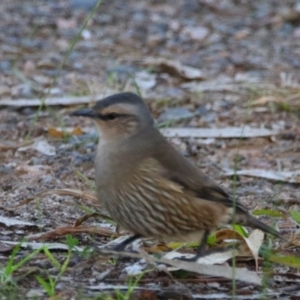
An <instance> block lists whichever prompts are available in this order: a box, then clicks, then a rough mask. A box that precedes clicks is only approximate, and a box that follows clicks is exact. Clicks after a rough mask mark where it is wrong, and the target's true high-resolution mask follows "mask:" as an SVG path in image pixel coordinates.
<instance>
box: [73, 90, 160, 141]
mask: <svg viewBox="0 0 300 300" xmlns="http://www.w3.org/2000/svg"><path fill="white" fill-rule="evenodd" d="M71 115H72V116H83V117H89V118H92V119H93V120H94V121H95V123H96V126H97V128H98V129H99V131H100V134H101V137H103V138H104V139H106V140H107V139H109V140H113V139H119V138H126V137H127V138H128V137H130V136H134V135H136V134H137V133H139V132H140V131H143V130H145V129H147V128H148V127H152V126H153V124H154V120H153V118H152V116H151V113H150V111H149V109H148V108H147V106H146V104H145V103H144V101H143V100H142V99H141V98H140V97H139V96H137V95H136V94H133V93H119V94H115V95H112V96H109V97H106V98H104V99H102V100H100V101H98V102H97V103H96V105H95V106H94V107H92V108H85V109H80V110H77V111H74V112H73V113H72V114H71Z"/></svg>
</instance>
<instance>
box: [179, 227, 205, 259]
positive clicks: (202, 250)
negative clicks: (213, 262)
mask: <svg viewBox="0 0 300 300" xmlns="http://www.w3.org/2000/svg"><path fill="white" fill-rule="evenodd" d="M208 236H209V231H208V230H205V231H204V234H203V236H202V239H201V242H200V245H199V247H198V249H197V253H196V255H195V256H193V257H191V258H188V257H180V258H177V259H179V260H183V261H197V260H198V259H199V258H200V257H203V256H206V255H208V254H210V253H209V252H210V251H209V250H206V249H205V248H206V247H205V246H206V242H207V238H208Z"/></svg>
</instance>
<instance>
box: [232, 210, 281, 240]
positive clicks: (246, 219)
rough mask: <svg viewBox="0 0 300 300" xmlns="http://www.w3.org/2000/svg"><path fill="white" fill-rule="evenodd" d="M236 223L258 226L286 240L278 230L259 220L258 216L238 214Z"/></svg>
mask: <svg viewBox="0 0 300 300" xmlns="http://www.w3.org/2000/svg"><path fill="white" fill-rule="evenodd" d="M236 223H239V224H243V225H246V226H249V227H253V228H258V229H260V230H262V231H264V232H266V233H269V234H272V235H274V236H276V237H278V238H280V239H281V240H286V239H285V238H284V237H283V236H282V235H281V234H280V233H279V232H278V231H277V230H275V229H274V228H272V227H270V226H268V225H266V224H264V223H263V222H261V221H259V220H258V219H257V218H255V217H253V216H251V215H250V214H248V213H245V212H244V213H243V214H237V215H236Z"/></svg>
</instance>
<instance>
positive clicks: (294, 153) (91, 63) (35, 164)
mask: <svg viewBox="0 0 300 300" xmlns="http://www.w3.org/2000/svg"><path fill="white" fill-rule="evenodd" d="M96 3H97V1H94V0H89V1H80V0H70V1H52V0H51V1H34V0H33V1H21V0H13V1H11V0H10V1H9V0H4V1H1V3H0V28H1V31H0V228H1V230H0V240H1V244H0V265H1V267H2V269H3V272H2V273H0V293H1V296H2V295H3V296H2V298H1V299H24V298H30V299H46V298H49V297H50V298H51V299H208V294H210V296H209V297H210V298H209V299H227V298H228V299H230V298H232V295H233V294H235V295H236V298H235V299H263V298H265V299H278V298H279V297H280V298H281V299H299V297H300V294H299V291H298V286H297V283H298V282H299V276H298V272H299V271H298V270H297V268H299V265H300V264H299V261H298V260H297V256H299V247H297V246H295V245H293V244H292V243H291V241H292V242H294V243H297V242H298V240H299V235H298V234H297V230H298V229H297V228H298V223H297V222H296V221H297V218H299V215H297V211H299V200H300V192H299V183H300V173H299V169H300V129H299V128H300V82H299V80H300V76H299V71H298V70H299V66H300V52H299V49H300V7H299V3H297V1H279V0H272V1H267V0H265V1H243V0H240V1H234V0H232V1H230V0H222V1H217V0H212V1H206V0H198V1H197V0H186V1H183V0H182V1H176V2H175V1H171V0H167V1H163V2H161V1H156V0H152V1H137V0H129V1H121V0H115V1H108V0H107V1H102V3H100V2H99V4H100V5H99V7H98V8H97V9H95V10H94V11H93V7H94V5H96ZM81 29H83V30H82V32H80V30H81ZM119 91H133V92H136V93H139V94H141V95H142V96H143V98H144V99H145V101H146V102H147V104H148V105H149V107H150V109H151V111H152V113H153V115H154V117H155V118H156V120H157V126H158V127H159V128H160V129H161V130H162V132H163V133H164V134H165V135H166V136H167V138H168V139H169V141H170V142H171V143H172V144H173V145H174V146H175V147H176V148H177V149H178V150H179V151H181V153H182V154H183V155H185V156H187V157H188V158H189V159H191V160H193V161H194V162H195V164H197V166H198V167H199V168H201V169H202V170H203V171H204V172H205V173H206V174H208V175H209V176H211V177H213V178H214V179H215V180H216V181H217V182H218V183H219V184H220V185H221V186H222V187H224V188H225V189H226V190H227V191H229V192H230V193H231V194H234V195H236V196H237V197H238V198H239V200H240V201H241V202H242V203H243V204H244V205H246V206H247V207H248V208H249V211H251V212H254V213H255V212H256V214H259V211H260V212H261V213H262V216H259V218H260V219H261V220H262V221H264V222H265V223H267V224H269V225H270V226H275V227H276V228H277V229H278V230H279V231H280V233H281V234H282V235H283V236H284V237H285V238H286V239H287V240H289V242H282V241H279V240H278V239H274V240H273V241H272V247H273V248H274V250H276V251H277V253H279V254H280V255H282V256H283V257H286V256H287V255H292V256H293V257H294V260H293V259H291V260H290V261H289V262H287V260H285V261H283V263H278V264H276V263H275V262H274V259H273V262H272V263H271V264H268V263H267V262H266V260H264V259H262V258H259V259H258V264H259V266H258V274H259V275H262V274H265V275H266V274H267V273H268V278H269V280H268V281H264V284H263V287H261V286H258V285H254V284H249V283H247V282H246V283H245V282H244V281H243V280H241V281H239V280H238V281H237V282H236V285H234V282H233V281H232V280H231V279H228V278H227V279H226V278H225V279H224V278H221V277H216V276H204V275H201V274H198V273H195V272H188V271H183V270H181V271H175V272H169V270H166V269H161V268H158V267H157V265H154V264H152V265H149V266H148V267H147V265H146V264H145V263H143V262H140V260H139V259H136V258H132V257H128V256H119V257H118V258H116V257H107V256H103V255H95V254H91V255H90V254H89V253H88V251H89V249H92V248H94V245H95V243H96V244H97V245H105V244H106V243H108V242H109V241H111V240H112V239H114V238H116V237H117V236H118V233H116V231H115V226H114V225H115V224H114V223H113V221H112V220H111V219H110V218H109V217H108V216H107V213H106V212H105V211H104V210H103V208H102V207H101V203H100V201H97V200H95V197H94V185H93V179H94V168H93V157H94V153H95V148H96V144H97V140H98V135H97V133H96V131H95V128H94V126H93V123H92V122H90V121H89V120H84V119H81V118H74V117H73V118H72V117H70V116H69V113H70V112H72V111H73V110H75V109H77V108H78V107H82V106H86V105H89V104H92V103H93V102H95V101H97V100H99V99H100V98H102V97H103V96H104V95H106V94H110V93H113V92H119ZM45 100H46V102H45ZM233 127H234V128H236V129H235V131H234V129H233ZM174 128H179V129H180V130H181V129H183V128H190V130H189V131H188V133H184V132H183V131H182V130H181V131H180V130H179V132H178V131H176V132H175V130H174ZM194 129H199V130H200V129H203V130H204V131H201V130H200V131H199V130H198V131H196V132H194V134H193V135H192V130H194ZM205 129H211V130H212V131H205ZM217 129H218V130H220V132H221V136H220V135H219V133H216V130H217ZM237 132H238V133H237ZM45 191H49V192H48V193H47V194H43V195H42V194H39V193H41V192H45ZM261 210H264V211H261ZM93 212H97V213H98V214H100V216H99V215H98V216H94V217H92V218H89V219H87V220H85V221H84V222H83V223H82V224H81V225H80V226H78V227H74V224H75V223H76V222H78V219H79V218H81V217H83V216H84V215H85V214H87V213H93ZM298 221H300V218H299V219H298ZM77 225H78V224H77ZM250 232H251V231H250ZM227 233H228V232H227ZM71 234H72V236H73V239H72V238H71V236H70V235H71ZM120 234H121V235H123V234H126V232H124V231H122V230H121V233H120ZM66 236H67V237H66ZM21 241H28V242H31V243H32V242H40V243H41V242H47V243H50V244H51V245H52V250H51V252H47V251H46V253H45V252H43V251H40V252H38V251H37V252H38V253H34V250H32V249H31V248H30V247H25V246H24V245H23V247H21V248H20V249H18V251H17V250H15V252H12V251H13V246H12V245H10V244H9V242H16V243H18V242H21ZM270 241H271V239H270V238H269V237H265V244H266V245H269V246H270ZM58 243H60V244H58ZM62 244H64V245H67V246H65V248H64V249H62V247H63V246H62ZM74 244H76V245H77V246H78V247H79V248H78V249H77V250H76V249H75V248H74ZM68 248H69V251H68ZM171 248H172V245H163V244H158V243H157V242H154V241H150V246H149V245H148V246H147V247H146V245H145V244H143V249H144V250H146V252H147V253H153V252H163V251H164V252H168V251H170V250H171ZM15 249H16V248H15ZM182 251H183V252H184V251H187V252H193V250H191V248H189V247H187V248H186V249H184V250H182ZM12 253H13V254H12ZM250 254H251V253H250ZM250 254H249V255H248V256H247V257H245V256H243V257H241V256H238V257H237V259H236V266H237V267H245V268H247V269H248V270H250V271H253V272H255V260H254V259H253V255H250ZM29 255H32V256H33V257H32V258H30V259H29ZM157 255H159V254H157ZM9 257H13V258H14V260H13V263H12V266H13V267H12V269H13V268H15V269H13V271H14V272H12V269H10V268H9V267H8V266H9V261H10V260H9ZM24 258H28V261H27V262H26V263H25V264H24V265H22V266H18V262H20V261H22V259H24ZM64 262H65V264H64ZM277 262H278V260H277ZM67 263H68V264H67ZM227 263H228V264H229V265H232V264H233V263H232V260H228V261H227ZM132 266H136V268H144V270H148V271H147V272H146V273H145V274H144V273H143V274H142V278H139V277H136V276H135V277H131V276H130V275H132V272H133V271H132V268H131V269H130V268H129V269H128V267H132ZM0 272H1V271H0ZM41 278H42V279H41ZM51 278H52V280H54V281H55V280H56V281H57V282H55V284H54V285H53V288H52V289H51V288H49V286H50V283H49V282H51ZM133 287H135V288H136V289H135V291H134V292H133V293H131V291H130V288H133ZM47 288H48V290H47ZM118 290H121V291H122V292H120V291H118ZM110 297H111V298H110ZM126 297H127V298H126Z"/></svg>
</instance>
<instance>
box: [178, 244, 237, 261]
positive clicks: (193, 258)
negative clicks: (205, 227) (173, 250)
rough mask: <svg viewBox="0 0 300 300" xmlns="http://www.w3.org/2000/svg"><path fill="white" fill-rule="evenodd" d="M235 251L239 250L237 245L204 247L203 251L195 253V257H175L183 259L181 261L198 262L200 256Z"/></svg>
mask: <svg viewBox="0 0 300 300" xmlns="http://www.w3.org/2000/svg"><path fill="white" fill-rule="evenodd" d="M230 250H231V251H234V250H237V246H235V245H234V246H228V247H221V248H216V249H209V250H206V249H203V250H201V251H199V252H198V253H197V254H196V255H194V256H193V257H185V256H182V257H176V258H174V259H176V260H181V261H187V262H196V261H197V260H198V259H199V258H202V257H206V256H209V255H212V254H215V253H222V252H226V251H230Z"/></svg>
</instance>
